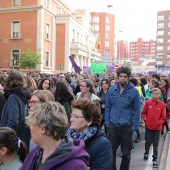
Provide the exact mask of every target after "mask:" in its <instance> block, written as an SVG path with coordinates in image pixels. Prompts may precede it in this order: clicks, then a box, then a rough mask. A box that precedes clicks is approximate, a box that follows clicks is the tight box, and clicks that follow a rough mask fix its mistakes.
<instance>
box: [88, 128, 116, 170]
mask: <svg viewBox="0 0 170 170" xmlns="http://www.w3.org/2000/svg"><path fill="white" fill-rule="evenodd" d="M85 144H86V146H85V150H86V151H87V153H88V154H89V155H90V170H99V169H100V170H111V169H112V164H113V156H112V146H111V143H110V141H109V140H108V139H107V138H106V135H105V133H104V131H102V130H100V129H98V130H97V132H96V134H95V135H94V136H93V137H91V138H90V139H88V140H87V141H85Z"/></svg>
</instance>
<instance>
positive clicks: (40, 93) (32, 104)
mask: <svg viewBox="0 0 170 170" xmlns="http://www.w3.org/2000/svg"><path fill="white" fill-rule="evenodd" d="M46 101H54V96H53V94H52V93H51V92H50V91H49V90H35V91H34V92H33V94H32V96H31V100H30V101H29V102H28V106H29V109H30V110H34V109H35V108H36V106H37V105H39V104H41V103H45V102H46ZM17 135H18V137H20V139H21V140H23V141H24V142H25V144H26V145H27V147H28V150H29V151H31V150H32V149H33V148H34V147H35V144H34V143H33V142H32V140H31V134H30V129H29V128H28V127H27V126H26V125H25V120H24V121H23V122H22V123H21V125H20V126H19V128H18V130H17Z"/></svg>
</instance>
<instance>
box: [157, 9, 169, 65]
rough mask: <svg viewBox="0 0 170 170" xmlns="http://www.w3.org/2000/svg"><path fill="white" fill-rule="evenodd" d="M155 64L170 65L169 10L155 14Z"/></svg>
mask: <svg viewBox="0 0 170 170" xmlns="http://www.w3.org/2000/svg"><path fill="white" fill-rule="evenodd" d="M156 39H157V40H156V41H157V48H156V52H157V54H156V64H158V65H165V66H170V10H168V11H160V12H158V14H157V35H156Z"/></svg>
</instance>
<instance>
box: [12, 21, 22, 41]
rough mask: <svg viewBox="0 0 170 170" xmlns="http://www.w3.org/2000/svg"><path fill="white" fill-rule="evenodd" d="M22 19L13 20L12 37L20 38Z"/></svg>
mask: <svg viewBox="0 0 170 170" xmlns="http://www.w3.org/2000/svg"><path fill="white" fill-rule="evenodd" d="M20 25H21V23H20V21H13V22H12V37H13V38H18V37H20V36H21V34H20Z"/></svg>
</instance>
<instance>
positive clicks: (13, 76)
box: [4, 71, 24, 90]
mask: <svg viewBox="0 0 170 170" xmlns="http://www.w3.org/2000/svg"><path fill="white" fill-rule="evenodd" d="M23 85H24V78H23V76H22V74H21V73H19V72H18V71H10V72H9V75H8V77H7V78H6V79H5V82H4V86H5V88H6V89H7V90H11V89H13V88H15V87H23Z"/></svg>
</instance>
